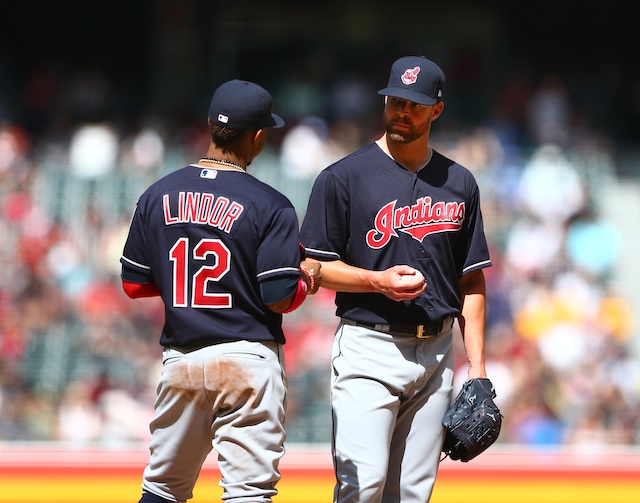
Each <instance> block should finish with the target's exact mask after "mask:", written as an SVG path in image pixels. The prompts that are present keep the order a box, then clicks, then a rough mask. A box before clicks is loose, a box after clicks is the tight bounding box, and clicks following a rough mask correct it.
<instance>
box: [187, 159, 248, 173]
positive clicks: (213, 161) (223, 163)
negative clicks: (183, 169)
mask: <svg viewBox="0 0 640 503" xmlns="http://www.w3.org/2000/svg"><path fill="white" fill-rule="evenodd" d="M198 162H199V163H207V164H217V165H219V166H226V167H227V168H231V169H235V170H237V171H243V172H246V169H245V167H244V166H242V165H241V164H238V163H237V162H234V161H230V160H229V159H217V158H215V157H202V158H201V159H200V161H198Z"/></svg>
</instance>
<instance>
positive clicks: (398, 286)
mask: <svg viewBox="0 0 640 503" xmlns="http://www.w3.org/2000/svg"><path fill="white" fill-rule="evenodd" d="M380 283H381V284H380V292H381V293H383V294H384V295H386V296H387V297H389V298H390V299H392V300H395V301H402V300H411V299H415V298H416V297H417V296H418V295H420V294H421V293H422V292H424V290H425V288H426V286H427V285H426V283H425V278H424V275H423V274H422V272H420V271H419V270H418V269H414V268H413V267H410V266H408V265H396V266H393V267H390V268H389V269H387V270H386V271H382V273H381V281H380Z"/></svg>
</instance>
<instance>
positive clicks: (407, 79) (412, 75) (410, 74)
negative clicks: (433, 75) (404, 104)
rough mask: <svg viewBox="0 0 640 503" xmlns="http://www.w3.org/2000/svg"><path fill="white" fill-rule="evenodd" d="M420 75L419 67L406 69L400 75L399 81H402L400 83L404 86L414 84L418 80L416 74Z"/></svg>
mask: <svg viewBox="0 0 640 503" xmlns="http://www.w3.org/2000/svg"><path fill="white" fill-rule="evenodd" d="M419 73H420V67H419V66H416V67H415V68H413V69H411V68H407V69H406V70H405V71H404V73H403V74H402V77H400V80H402V83H403V84H405V85H407V86H408V85H409V84H415V83H416V81H417V80H418V74H419Z"/></svg>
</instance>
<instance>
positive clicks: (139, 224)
mask: <svg viewBox="0 0 640 503" xmlns="http://www.w3.org/2000/svg"><path fill="white" fill-rule="evenodd" d="M146 250H147V245H146V239H145V231H144V225H143V216H142V206H141V204H140V202H138V204H137V205H136V208H135V210H134V212H133V218H132V219H131V225H130V226H129V234H128V236H127V240H126V241H125V245H124V250H123V252H122V256H121V257H120V263H121V265H122V273H121V276H122V279H124V280H126V281H129V282H131V283H150V282H152V281H153V278H152V276H151V265H150V262H149V260H148V258H147V254H146Z"/></svg>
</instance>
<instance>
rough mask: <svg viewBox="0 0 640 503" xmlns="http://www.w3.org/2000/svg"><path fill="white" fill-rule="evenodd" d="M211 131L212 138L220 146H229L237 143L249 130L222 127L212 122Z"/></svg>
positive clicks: (210, 124)
mask: <svg viewBox="0 0 640 503" xmlns="http://www.w3.org/2000/svg"><path fill="white" fill-rule="evenodd" d="M209 133H211V140H212V141H213V143H215V144H216V145H217V146H218V147H229V146H232V145H234V144H235V143H237V142H238V141H239V140H240V138H242V136H243V135H245V134H246V133H247V131H245V130H242V129H229V128H225V127H220V126H218V125H217V124H213V123H211V122H210V123H209Z"/></svg>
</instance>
